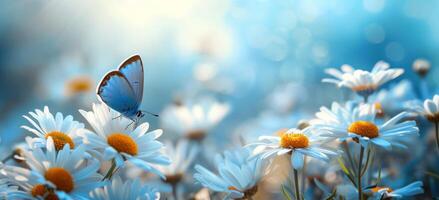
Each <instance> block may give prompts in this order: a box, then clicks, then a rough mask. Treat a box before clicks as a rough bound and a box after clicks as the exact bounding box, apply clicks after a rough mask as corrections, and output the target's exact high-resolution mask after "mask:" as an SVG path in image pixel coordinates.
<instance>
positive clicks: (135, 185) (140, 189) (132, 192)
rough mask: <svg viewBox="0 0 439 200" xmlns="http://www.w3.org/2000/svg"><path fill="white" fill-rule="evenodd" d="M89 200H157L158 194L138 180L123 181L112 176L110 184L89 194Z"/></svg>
mask: <svg viewBox="0 0 439 200" xmlns="http://www.w3.org/2000/svg"><path fill="white" fill-rule="evenodd" d="M90 199H91V200H121V199H126V200H158V199H160V193H159V192H158V191H157V190H156V189H154V188H152V187H149V186H147V185H145V184H142V183H141V182H140V180H139V179H134V180H126V181H123V180H122V179H121V178H120V177H119V176H114V177H113V178H112V180H111V183H110V184H108V185H106V186H104V187H103V188H97V189H95V190H94V191H93V192H91V193H90Z"/></svg>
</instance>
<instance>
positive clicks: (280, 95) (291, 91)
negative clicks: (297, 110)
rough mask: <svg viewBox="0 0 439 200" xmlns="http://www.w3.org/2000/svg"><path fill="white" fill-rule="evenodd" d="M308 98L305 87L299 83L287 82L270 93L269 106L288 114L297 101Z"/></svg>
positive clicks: (275, 110) (271, 108) (278, 111)
mask: <svg viewBox="0 0 439 200" xmlns="http://www.w3.org/2000/svg"><path fill="white" fill-rule="evenodd" d="M303 99H306V92H305V89H304V88H303V87H302V86H300V85H299V84H295V83H287V84H283V85H279V86H277V87H275V88H274V90H273V92H271V93H270V94H268V98H267V103H268V108H269V109H270V110H273V111H274V112H277V113H280V114H288V113H290V111H291V110H292V109H294V106H296V104H297V103H299V102H300V101H302V100H303Z"/></svg>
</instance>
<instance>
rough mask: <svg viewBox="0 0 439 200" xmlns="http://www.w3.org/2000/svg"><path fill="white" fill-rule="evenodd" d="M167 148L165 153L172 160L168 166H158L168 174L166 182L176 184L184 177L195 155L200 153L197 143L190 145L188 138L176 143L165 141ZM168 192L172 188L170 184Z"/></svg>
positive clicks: (164, 150)
mask: <svg viewBox="0 0 439 200" xmlns="http://www.w3.org/2000/svg"><path fill="white" fill-rule="evenodd" d="M165 146H166V148H165V149H163V153H164V154H165V155H167V156H169V158H170V159H171V160H172V163H171V164H170V165H168V166H163V165H162V166H156V167H157V169H158V170H159V171H161V172H162V173H163V174H165V176H166V180H164V181H165V183H167V184H168V185H176V184H178V183H179V182H180V181H182V179H183V178H184V175H185V173H186V170H187V169H188V167H189V166H190V165H191V164H192V161H193V160H194V159H195V156H196V155H197V153H198V150H199V149H198V146H197V145H190V144H189V142H188V141H187V140H179V141H178V142H177V144H176V145H173V144H172V142H170V141H167V142H165ZM168 187H169V188H167V190H166V192H170V191H171V190H170V189H171V188H170V186H168Z"/></svg>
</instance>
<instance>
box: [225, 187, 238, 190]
mask: <svg viewBox="0 0 439 200" xmlns="http://www.w3.org/2000/svg"><path fill="white" fill-rule="evenodd" d="M227 189H229V190H235V191H239V190H238V188H236V187H235V186H229V187H228V188H227Z"/></svg>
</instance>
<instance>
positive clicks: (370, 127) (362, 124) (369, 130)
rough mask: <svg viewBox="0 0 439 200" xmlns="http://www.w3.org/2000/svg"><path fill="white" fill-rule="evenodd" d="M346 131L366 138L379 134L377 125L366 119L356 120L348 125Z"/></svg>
mask: <svg viewBox="0 0 439 200" xmlns="http://www.w3.org/2000/svg"><path fill="white" fill-rule="evenodd" d="M348 131H349V132H351V133H355V134H357V135H361V136H364V137H368V138H376V137H378V135H379V131H378V127H377V126H376V125H375V124H373V123H371V122H366V121H356V122H354V123H352V124H351V125H349V128H348Z"/></svg>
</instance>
